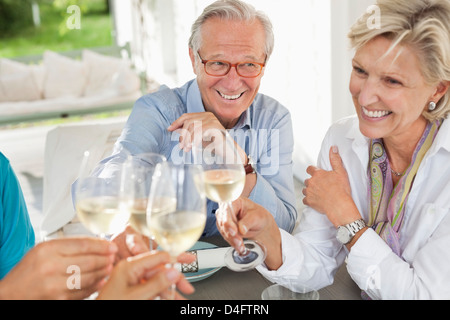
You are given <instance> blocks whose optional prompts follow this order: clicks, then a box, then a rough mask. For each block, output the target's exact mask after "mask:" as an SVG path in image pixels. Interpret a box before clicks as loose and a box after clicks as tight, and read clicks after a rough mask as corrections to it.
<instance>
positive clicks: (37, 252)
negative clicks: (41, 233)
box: [0, 238, 117, 300]
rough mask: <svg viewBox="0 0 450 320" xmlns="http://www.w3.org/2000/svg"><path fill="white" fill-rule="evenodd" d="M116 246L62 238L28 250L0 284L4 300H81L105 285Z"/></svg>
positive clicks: (100, 242) (85, 239) (98, 240)
mask: <svg viewBox="0 0 450 320" xmlns="http://www.w3.org/2000/svg"><path fill="white" fill-rule="evenodd" d="M116 252H117V246H116V245H115V244H113V243H110V242H108V241H105V240H101V239H96V238H64V239H55V240H50V241H47V242H42V243H40V244H38V245H37V246H36V247H34V248H33V249H31V250H30V251H29V252H28V253H27V254H26V255H25V257H24V258H23V259H22V261H20V262H19V263H18V264H17V265H16V267H15V268H14V269H12V270H11V271H10V273H9V274H8V275H7V276H6V277H5V278H4V279H3V280H2V281H1V282H0V296H2V298H4V299H20V300H27V299H32V300H35V299H38V300H41V299H50V300H56V299H62V300H67V299H73V300H78V299H84V298H87V297H89V296H90V295H91V294H92V293H94V292H96V291H97V290H98V289H99V288H101V287H102V286H103V285H104V282H105V280H104V279H105V278H106V277H107V276H108V275H109V274H110V273H111V270H112V269H113V262H114V258H115V255H116Z"/></svg>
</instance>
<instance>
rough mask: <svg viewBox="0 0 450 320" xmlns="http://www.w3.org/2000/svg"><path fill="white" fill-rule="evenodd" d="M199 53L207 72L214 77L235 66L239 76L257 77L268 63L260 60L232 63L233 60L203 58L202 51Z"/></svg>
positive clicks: (221, 75)
mask: <svg viewBox="0 0 450 320" xmlns="http://www.w3.org/2000/svg"><path fill="white" fill-rule="evenodd" d="M197 54H198V56H199V58H200V60H201V61H202V63H203V64H204V66H205V72H206V74H208V75H210V76H213V77H223V76H225V75H227V74H228V72H230V70H231V68H232V67H234V68H236V72H237V74H238V75H239V76H241V77H243V78H256V77H257V76H259V75H260V74H261V72H262V69H263V68H264V67H265V65H266V64H265V63H258V62H238V63H235V64H232V63H231V62H228V61H221V60H203V59H202V57H201V56H200V53H198V52H197Z"/></svg>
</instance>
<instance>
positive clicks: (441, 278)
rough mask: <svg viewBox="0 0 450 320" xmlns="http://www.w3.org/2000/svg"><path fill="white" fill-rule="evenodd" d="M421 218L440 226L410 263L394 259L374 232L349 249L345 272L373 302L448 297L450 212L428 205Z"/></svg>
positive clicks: (365, 233) (387, 247)
mask: <svg viewBox="0 0 450 320" xmlns="http://www.w3.org/2000/svg"><path fill="white" fill-rule="evenodd" d="M422 215H423V216H429V219H428V220H429V223H430V224H432V223H437V221H439V227H438V228H437V229H436V230H435V231H434V233H433V235H432V236H431V237H430V238H429V239H428V240H427V242H426V243H425V244H424V245H423V247H422V248H420V249H419V251H417V253H415V254H414V256H413V257H411V258H412V259H411V261H409V262H407V261H405V260H404V259H403V258H400V257H399V256H397V255H396V254H395V253H394V252H393V251H392V250H391V249H390V248H389V246H388V245H387V244H386V243H385V242H384V240H383V239H381V238H380V236H379V235H378V234H377V233H376V232H375V231H374V230H373V229H368V230H367V231H366V232H364V234H363V235H362V236H361V237H360V238H359V239H358V241H357V242H356V244H355V245H354V246H353V247H352V249H351V251H350V254H349V255H348V262H347V270H348V272H349V274H350V276H351V277H352V279H353V280H354V281H355V282H356V283H357V284H358V286H359V287H360V288H361V289H362V290H364V291H365V292H366V293H367V294H368V295H369V296H370V297H371V298H372V299H387V300H393V299H401V300H416V299H426V300H429V299H449V298H450V287H449V285H448V284H449V283H450V267H449V261H450V252H449V250H448V244H449V243H450V214H449V210H448V208H447V209H446V208H435V207H434V206H433V205H431V206H427V207H425V208H424V210H423V212H422ZM442 217H444V218H442ZM441 218H442V220H441ZM404 255H408V252H406V253H404ZM408 260H409V258H408Z"/></svg>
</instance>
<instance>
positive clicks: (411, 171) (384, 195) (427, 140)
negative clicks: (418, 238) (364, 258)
mask: <svg viewBox="0 0 450 320" xmlns="http://www.w3.org/2000/svg"><path fill="white" fill-rule="evenodd" d="M440 125H441V123H440V122H439V121H436V122H434V123H429V124H428V125H427V127H426V129H425V132H424V133H423V135H422V138H421V139H420V141H419V143H418V144H417V147H416V149H415V151H414V154H413V157H412V160H411V164H410V165H409V167H408V168H407V169H406V171H405V173H404V174H403V175H402V177H401V178H400V180H399V182H398V183H397V185H396V186H395V187H394V186H393V183H392V176H391V168H390V165H389V160H388V157H387V154H386V150H385V149H384V145H383V140H382V139H374V140H372V141H371V144H370V145H371V148H370V158H369V160H370V166H369V177H370V181H371V184H370V187H369V188H370V189H369V197H370V221H369V226H371V227H372V228H373V229H374V230H375V232H377V233H378V234H379V235H380V237H381V238H382V239H383V240H384V241H385V242H386V243H387V244H388V245H389V247H390V248H391V249H392V250H393V251H394V252H395V253H396V254H397V255H398V256H400V255H401V250H400V242H399V231H400V228H401V226H402V222H403V216H404V214H405V208H406V202H407V200H408V196H409V192H410V191H411V188H412V185H413V183H414V179H415V177H416V174H417V171H418V169H419V166H420V163H421V162H422V159H423V158H424V156H425V154H426V153H427V151H428V150H429V149H430V147H431V145H432V144H433V141H434V139H435V137H436V135H437V133H438V131H439V127H440Z"/></svg>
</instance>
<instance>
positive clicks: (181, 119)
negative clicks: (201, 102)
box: [167, 113, 188, 131]
mask: <svg viewBox="0 0 450 320" xmlns="http://www.w3.org/2000/svg"><path fill="white" fill-rule="evenodd" d="M187 117H188V114H186V113H185V114H182V115H181V117H179V118H178V119H177V120H175V121H174V122H172V124H171V125H170V126H169V127H168V128H167V130H168V131H175V130H177V129H180V128H181V127H183V124H184V121H186V118H187Z"/></svg>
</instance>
